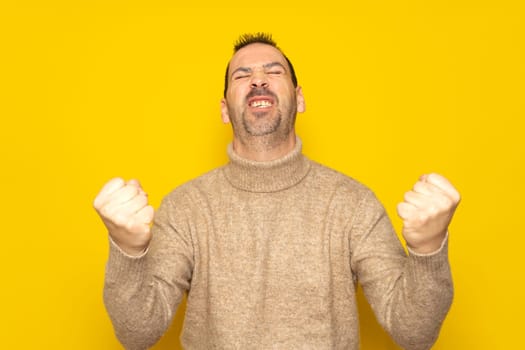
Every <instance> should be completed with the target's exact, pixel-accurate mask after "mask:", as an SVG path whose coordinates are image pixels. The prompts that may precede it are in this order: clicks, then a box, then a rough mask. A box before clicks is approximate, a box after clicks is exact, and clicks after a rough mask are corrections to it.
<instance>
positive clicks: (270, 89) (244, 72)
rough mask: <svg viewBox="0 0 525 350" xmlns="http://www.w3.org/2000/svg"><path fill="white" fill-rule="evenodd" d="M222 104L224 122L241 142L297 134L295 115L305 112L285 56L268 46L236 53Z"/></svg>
mask: <svg viewBox="0 0 525 350" xmlns="http://www.w3.org/2000/svg"><path fill="white" fill-rule="evenodd" d="M228 74H229V76H228V79H229V83H228V90H227V92H226V98H225V99H223V100H222V101H221V103H222V119H223V121H224V122H225V123H228V122H231V123H232V125H233V130H234V133H235V136H236V137H237V138H240V139H241V141H243V140H244V141H245V140H247V139H248V138H249V137H253V136H265V135H272V134H274V136H278V138H279V139H281V138H284V139H286V138H287V137H290V135H292V134H293V128H294V122H295V115H296V113H297V112H303V111H304V98H303V95H302V92H301V88H300V87H297V88H295V87H294V86H293V83H292V79H291V75H290V68H289V66H288V63H287V62H286V59H285V58H284V56H283V55H282V54H281V52H280V51H279V50H278V49H276V48H275V47H273V46H270V45H266V44H259V43H256V44H250V45H248V46H245V47H243V48H242V49H240V50H239V51H237V52H236V53H235V55H234V56H233V57H232V59H231V61H230V66H229V73H228Z"/></svg>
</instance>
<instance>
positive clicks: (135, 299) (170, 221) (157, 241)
mask: <svg viewBox="0 0 525 350" xmlns="http://www.w3.org/2000/svg"><path fill="white" fill-rule="evenodd" d="M182 207H183V205H182V204H177V205H174V204H172V203H171V201H170V200H169V197H166V198H165V199H164V200H163V202H162V204H161V206H160V208H159V210H158V211H157V212H156V213H155V219H154V223H153V228H152V239H151V242H150V246H149V248H148V250H147V251H146V252H145V253H144V254H143V255H141V256H140V257H131V256H128V255H126V254H125V253H124V252H122V251H121V250H120V249H119V248H118V246H116V245H115V243H113V242H111V241H110V251H109V259H108V262H107V265H106V276H105V284H104V303H105V306H106V309H107V311H108V314H109V316H110V318H111V321H112V323H113V327H114V330H115V334H116V336H117V338H118V339H119V341H120V342H121V343H122V345H123V346H124V347H125V348H126V349H147V348H149V347H151V346H152V345H153V344H155V343H156V342H157V341H158V340H159V339H160V337H161V336H162V335H163V334H164V332H165V331H166V330H167V328H168V327H169V325H170V323H171V321H172V318H173V315H174V314H175V312H176V309H177V307H178V305H179V303H180V301H181V299H182V297H183V295H184V293H185V292H186V291H187V290H188V289H189V285H190V280H191V274H192V270H193V249H192V243H191V239H190V235H189V232H188V229H187V224H186V223H185V219H184V217H185V215H184V213H183V209H181V208H182Z"/></svg>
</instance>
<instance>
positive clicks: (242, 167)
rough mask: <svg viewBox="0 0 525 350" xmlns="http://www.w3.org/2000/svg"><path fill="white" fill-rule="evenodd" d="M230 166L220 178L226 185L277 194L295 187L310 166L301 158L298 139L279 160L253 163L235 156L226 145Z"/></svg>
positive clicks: (303, 157) (300, 144) (231, 149)
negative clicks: (224, 177)
mask: <svg viewBox="0 0 525 350" xmlns="http://www.w3.org/2000/svg"><path fill="white" fill-rule="evenodd" d="M228 156H229V158H230V162H229V163H228V164H227V165H226V166H225V167H224V175H225V176H226V178H227V179H228V181H229V182H230V184H231V185H232V186H233V187H235V188H238V189H240V190H243V191H249V192H277V191H281V190H284V189H287V188H289V187H292V186H294V185H296V184H297V183H299V182H300V181H301V180H302V179H303V178H304V177H305V176H306V174H307V173H308V171H309V170H310V162H309V161H308V159H307V158H306V157H305V156H304V155H303V154H302V143H301V140H300V139H299V138H297V141H296V143H295V147H294V149H293V150H292V151H291V152H290V153H288V154H287V155H285V156H284V157H282V158H279V159H275V160H272V161H268V162H257V161H253V160H249V159H245V158H241V157H240V156H238V155H237V154H236V153H235V152H234V150H233V146H232V144H231V143H230V144H229V145H228Z"/></svg>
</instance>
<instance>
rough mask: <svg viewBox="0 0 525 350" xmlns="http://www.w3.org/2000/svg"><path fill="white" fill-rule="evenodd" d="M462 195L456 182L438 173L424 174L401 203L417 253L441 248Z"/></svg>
mask: <svg viewBox="0 0 525 350" xmlns="http://www.w3.org/2000/svg"><path fill="white" fill-rule="evenodd" d="M460 199H461V197H460V195H459V193H458V191H457V190H456V189H455V188H454V186H452V184H451V183H450V182H449V181H448V180H447V179H445V178H444V177H443V176H441V175H438V174H429V175H423V176H421V177H420V179H419V181H418V182H416V184H415V185H414V187H413V188H412V190H411V191H408V192H407V193H405V197H404V201H403V202H402V203H399V204H398V206H397V213H398V215H399V217H400V218H401V219H402V220H403V236H404V237H405V240H406V242H407V245H408V247H409V248H410V249H411V250H412V251H413V252H415V253H420V254H427V253H432V252H434V251H436V250H438V249H439V248H440V246H441V244H442V242H443V240H444V239H445V236H446V234H447V230H448V225H449V224H450V221H451V220H452V216H453V215H454V211H455V210H456V207H457V206H458V204H459V201H460Z"/></svg>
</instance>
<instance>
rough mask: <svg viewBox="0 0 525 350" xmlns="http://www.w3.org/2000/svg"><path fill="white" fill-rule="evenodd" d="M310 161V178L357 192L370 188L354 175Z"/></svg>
mask: <svg viewBox="0 0 525 350" xmlns="http://www.w3.org/2000/svg"><path fill="white" fill-rule="evenodd" d="M311 163H312V169H311V170H312V180H313V181H316V182H320V183H323V184H325V185H331V186H334V187H336V188H341V189H343V188H346V189H348V190H351V191H357V192H360V193H361V192H362V193H365V192H371V190H370V188H368V186H367V185H365V184H364V183H362V182H361V181H359V180H357V179H355V178H354V177H352V176H350V175H347V174H345V173H343V172H341V171H339V170H336V169H334V168H331V167H329V166H327V165H324V164H321V163H319V162H317V161H313V160H311Z"/></svg>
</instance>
